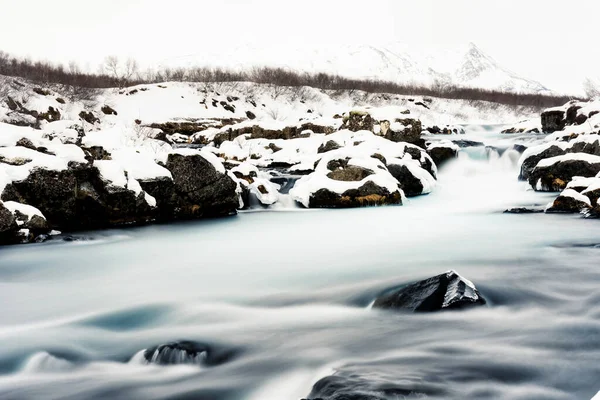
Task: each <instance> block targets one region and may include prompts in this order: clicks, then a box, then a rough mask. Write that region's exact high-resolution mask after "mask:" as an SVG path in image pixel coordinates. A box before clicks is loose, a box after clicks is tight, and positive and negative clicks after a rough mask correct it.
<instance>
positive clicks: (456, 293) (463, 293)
mask: <svg viewBox="0 0 600 400" xmlns="http://www.w3.org/2000/svg"><path fill="white" fill-rule="evenodd" d="M485 303H486V301H485V299H484V298H483V297H482V296H481V295H480V294H479V291H478V290H477V289H476V288H475V285H473V283H472V282H471V281H469V280H467V279H465V278H463V277H462V276H460V275H459V274H457V273H456V272H455V271H448V272H446V273H444V274H441V275H437V276H434V277H432V278H428V279H425V280H423V281H419V282H416V283H412V284H410V285H408V286H404V287H402V288H400V289H397V290H393V291H392V292H389V293H384V294H383V295H381V296H380V297H378V298H377V299H376V300H375V303H374V304H373V308H382V309H395V310H407V311H414V312H429V311H440V310H445V309H461V308H465V307H470V306H477V305H484V304H485Z"/></svg>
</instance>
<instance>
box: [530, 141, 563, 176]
mask: <svg viewBox="0 0 600 400" xmlns="http://www.w3.org/2000/svg"><path fill="white" fill-rule="evenodd" d="M563 154H566V152H565V151H564V150H563V149H561V148H560V147H558V146H554V145H552V146H550V147H548V148H547V149H546V150H544V151H542V152H540V153H538V154H533V155H531V156H529V157H527V158H525V159H524V160H523V162H522V163H521V171H520V173H519V180H523V181H526V180H528V179H529V177H530V176H531V172H532V171H533V169H534V168H535V166H536V165H537V164H538V163H539V162H540V161H541V160H543V159H545V158H550V157H556V156H561V155H563Z"/></svg>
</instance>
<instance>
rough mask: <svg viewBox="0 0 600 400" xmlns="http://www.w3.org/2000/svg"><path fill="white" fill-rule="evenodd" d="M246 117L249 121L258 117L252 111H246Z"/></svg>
mask: <svg viewBox="0 0 600 400" xmlns="http://www.w3.org/2000/svg"><path fill="white" fill-rule="evenodd" d="M246 117H248V119H256V115H255V114H254V113H253V112H252V111H246Z"/></svg>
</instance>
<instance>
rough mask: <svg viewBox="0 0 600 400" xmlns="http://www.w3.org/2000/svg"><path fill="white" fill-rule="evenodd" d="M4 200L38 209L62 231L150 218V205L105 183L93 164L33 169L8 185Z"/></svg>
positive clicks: (127, 191) (128, 191) (104, 226)
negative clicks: (56, 169) (66, 167)
mask: <svg viewBox="0 0 600 400" xmlns="http://www.w3.org/2000/svg"><path fill="white" fill-rule="evenodd" d="M2 199H3V200H5V201H9V200H11V201H16V202H19V203H23V204H29V205H31V206H33V207H36V208H37V209H39V210H40V211H41V212H42V213H43V214H44V215H45V216H46V218H47V219H48V224H49V225H50V226H51V227H53V228H57V229H61V230H63V229H64V230H78V229H95V228H106V227H109V226H115V225H122V224H129V223H141V222H146V221H147V220H150V219H152V212H151V209H150V207H149V206H148V205H147V204H145V202H144V201H143V197H140V196H138V195H136V194H135V193H134V192H133V191H131V190H128V189H125V188H120V187H116V186H112V185H107V184H106V183H105V182H104V181H103V180H102V179H101V177H100V174H99V171H98V169H97V168H96V167H94V166H91V165H88V164H73V165H71V166H70V167H69V168H68V169H67V170H64V171H53V170H45V169H35V170H33V171H32V172H31V173H30V174H29V176H28V177H27V178H26V179H25V180H22V181H15V182H12V183H11V184H9V185H7V186H6V188H5V189H4V192H3V193H2Z"/></svg>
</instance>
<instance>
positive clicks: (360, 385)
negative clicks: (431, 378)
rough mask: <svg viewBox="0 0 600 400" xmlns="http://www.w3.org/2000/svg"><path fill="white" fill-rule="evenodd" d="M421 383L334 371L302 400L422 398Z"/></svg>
mask: <svg viewBox="0 0 600 400" xmlns="http://www.w3.org/2000/svg"><path fill="white" fill-rule="evenodd" d="M421 386H423V385H418V384H414V383H411V382H409V381H408V380H405V379H398V380H397V381H396V382H393V381H388V380H384V379H382V378H381V377H379V376H378V377H377V378H375V379H373V377H372V376H371V377H370V376H368V375H367V376H360V374H356V373H348V372H346V371H343V373H336V374H335V375H329V376H326V377H324V378H321V379H319V380H318V381H317V383H315V384H314V385H313V387H312V390H311V392H310V394H309V395H308V397H307V398H306V399H302V400H390V399H405V398H424V397H425V392H427V390H425V388H424V387H421ZM431 394H433V393H431Z"/></svg>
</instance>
